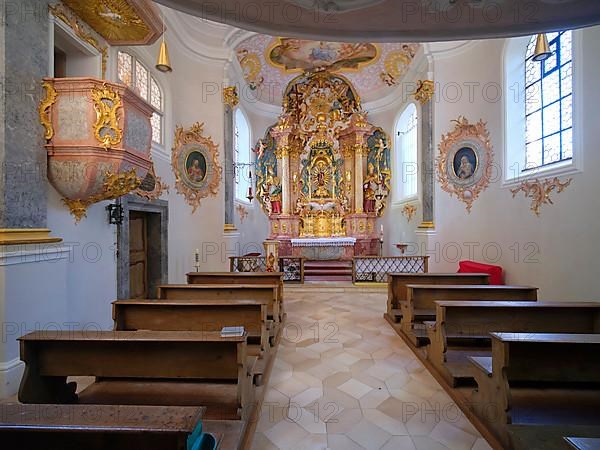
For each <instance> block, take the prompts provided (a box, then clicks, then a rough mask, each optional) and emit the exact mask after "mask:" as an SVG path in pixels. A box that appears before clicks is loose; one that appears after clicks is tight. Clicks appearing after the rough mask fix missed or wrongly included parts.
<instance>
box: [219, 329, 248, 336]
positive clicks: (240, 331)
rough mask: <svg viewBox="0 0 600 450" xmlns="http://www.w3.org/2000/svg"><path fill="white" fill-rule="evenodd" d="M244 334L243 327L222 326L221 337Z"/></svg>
mask: <svg viewBox="0 0 600 450" xmlns="http://www.w3.org/2000/svg"><path fill="white" fill-rule="evenodd" d="M243 335H244V327H223V328H222V329H221V337H240V336H243Z"/></svg>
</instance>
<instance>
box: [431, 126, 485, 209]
mask: <svg viewBox="0 0 600 450" xmlns="http://www.w3.org/2000/svg"><path fill="white" fill-rule="evenodd" d="M453 122H454V123H455V127H454V130H452V131H450V132H449V133H448V134H446V135H444V136H442V139H441V141H440V144H439V155H438V157H437V161H436V162H437V178H438V181H439V182H440V185H441V188H442V189H443V190H444V191H446V192H448V193H449V194H450V196H453V195H456V197H457V198H458V199H459V200H460V201H462V202H463V203H465V205H466V209H467V212H469V213H470V212H471V208H472V207H473V202H474V201H475V200H477V198H478V197H479V195H480V194H481V193H482V192H483V191H484V190H485V189H486V188H487V187H488V185H489V183H490V176H491V169H492V162H493V158H494V151H493V148H492V143H491V140H490V134H489V132H488V130H487V126H486V123H485V122H484V121H483V120H480V121H479V122H477V123H475V124H471V123H469V121H468V120H467V119H466V118H465V117H463V116H460V117H459V118H458V119H457V120H455V121H453Z"/></svg>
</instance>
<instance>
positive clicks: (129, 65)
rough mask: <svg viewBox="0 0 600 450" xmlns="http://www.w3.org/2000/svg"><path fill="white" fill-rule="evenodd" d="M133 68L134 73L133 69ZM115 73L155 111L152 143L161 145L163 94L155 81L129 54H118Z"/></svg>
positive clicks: (152, 118)
mask: <svg viewBox="0 0 600 450" xmlns="http://www.w3.org/2000/svg"><path fill="white" fill-rule="evenodd" d="M134 67H135V71H133V68H134ZM117 73H118V77H119V81H121V82H122V83H124V84H126V85H127V86H130V87H133V88H134V90H135V91H136V92H137V94H138V95H139V96H140V97H142V98H143V99H144V100H146V101H147V102H150V104H151V105H152V106H154V108H155V109H156V112H155V113H154V114H152V117H151V119H150V123H151V124H152V141H154V142H156V143H157V144H162V143H163V114H164V113H163V94H162V90H161V88H160V86H159V84H158V82H157V81H156V79H155V78H154V77H153V76H152V75H151V74H150V71H149V70H148V69H147V68H146V66H144V65H143V64H142V63H141V62H140V61H138V60H137V59H136V58H135V57H134V56H132V55H130V54H129V53H125V52H119V54H118V68H117Z"/></svg>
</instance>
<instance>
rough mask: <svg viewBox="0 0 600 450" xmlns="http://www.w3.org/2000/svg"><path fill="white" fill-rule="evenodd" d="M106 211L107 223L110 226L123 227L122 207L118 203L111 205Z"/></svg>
mask: <svg viewBox="0 0 600 450" xmlns="http://www.w3.org/2000/svg"><path fill="white" fill-rule="evenodd" d="M106 210H107V211H108V223H109V224H111V225H123V216H124V213H123V207H122V206H121V204H120V203H111V204H110V205H108V206H107V207H106Z"/></svg>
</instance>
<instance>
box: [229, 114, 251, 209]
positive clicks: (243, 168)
mask: <svg viewBox="0 0 600 450" xmlns="http://www.w3.org/2000/svg"><path fill="white" fill-rule="evenodd" d="M233 158H234V161H235V163H236V171H235V197H236V199H237V200H241V201H246V197H247V195H248V188H249V187H250V176H249V174H250V171H251V167H250V162H251V159H252V158H251V149H250V127H249V125H248V121H247V120H246V116H245V115H244V113H243V112H242V110H241V109H240V108H236V110H235V116H234V124H233Z"/></svg>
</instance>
